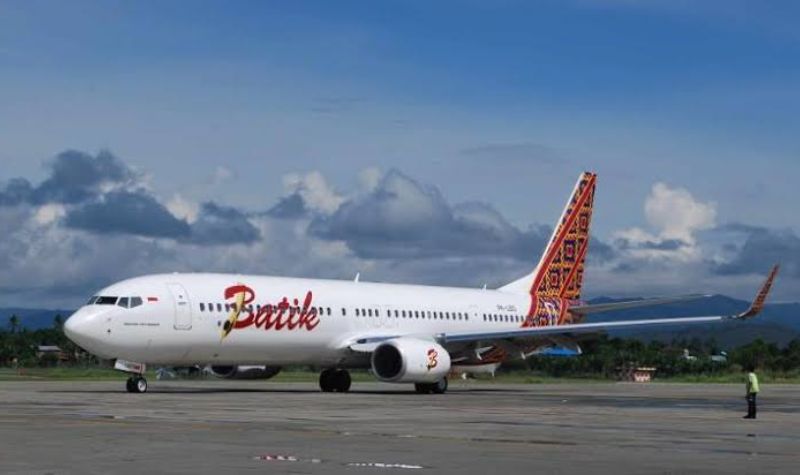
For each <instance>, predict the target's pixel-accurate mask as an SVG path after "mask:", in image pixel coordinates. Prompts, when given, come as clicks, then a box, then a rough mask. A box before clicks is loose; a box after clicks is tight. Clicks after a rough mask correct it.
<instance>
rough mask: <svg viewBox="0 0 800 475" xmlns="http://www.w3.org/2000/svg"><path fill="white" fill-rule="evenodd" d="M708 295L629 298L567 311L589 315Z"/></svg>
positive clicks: (572, 307)
mask: <svg viewBox="0 0 800 475" xmlns="http://www.w3.org/2000/svg"><path fill="white" fill-rule="evenodd" d="M708 297H711V295H706V294H692V295H679V296H677V297H663V298H654V299H639V300H629V301H626V302H609V303H595V304H586V305H573V306H570V307H569V311H570V312H572V313H577V314H579V315H589V314H591V313H600V312H610V311H612V310H626V309H629V308H638V307H650V306H653V305H664V304H668V303H677V302H686V301H689V300H697V299H702V298H708Z"/></svg>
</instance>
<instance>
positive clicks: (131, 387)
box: [125, 374, 147, 393]
mask: <svg viewBox="0 0 800 475" xmlns="http://www.w3.org/2000/svg"><path fill="white" fill-rule="evenodd" d="M125 389H127V390H128V392H129V393H144V392H147V380H146V379H144V376H141V375H138V374H136V375H133V376H131V377H130V378H128V381H127V382H126V383H125Z"/></svg>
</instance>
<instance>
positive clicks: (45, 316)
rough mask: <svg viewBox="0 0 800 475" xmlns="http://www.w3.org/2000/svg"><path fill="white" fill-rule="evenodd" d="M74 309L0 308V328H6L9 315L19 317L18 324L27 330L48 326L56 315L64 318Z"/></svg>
mask: <svg viewBox="0 0 800 475" xmlns="http://www.w3.org/2000/svg"><path fill="white" fill-rule="evenodd" d="M73 312H74V310H48V309H41V308H13V307H12V308H0V329H2V330H8V328H9V325H8V319H9V318H10V317H11V315H16V316H17V317H19V322H20V325H21V326H22V327H24V328H27V329H28V330H38V329H40V328H50V327H52V326H53V320H54V319H55V318H56V315H61V317H62V318H63V319H64V320H66V319H67V317H69V316H70V315H72V313H73Z"/></svg>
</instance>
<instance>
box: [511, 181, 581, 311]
mask: <svg viewBox="0 0 800 475" xmlns="http://www.w3.org/2000/svg"><path fill="white" fill-rule="evenodd" d="M596 182H597V174H595V173H591V172H585V173H582V174H581V176H580V177H579V178H578V182H577V183H576V184H575V189H574V190H573V192H572V195H571V196H570V198H569V201H567V205H566V206H565V207H564V212H563V213H562V214H561V218H560V219H559V220H558V223H557V225H556V227H555V229H554V230H553V236H552V237H551V238H550V241H549V243H548V246H547V249H545V251H544V254H543V255H542V258H541V260H540V261H539V265H538V266H536V269H534V271H533V272H532V273H530V274H528V275H527V276H525V277H523V278H521V279H519V280H516V281H514V282H512V283H510V284H508V285H506V286H504V287H501V288H500V290H503V291H508V292H518V293H530V294H531V295H534V296H537V297H560V298H565V299H571V300H578V299H580V297H581V285H582V283H583V267H584V262H585V260H586V252H587V250H588V248H589V227H590V225H591V222H592V210H593V206H594V190H595V184H596Z"/></svg>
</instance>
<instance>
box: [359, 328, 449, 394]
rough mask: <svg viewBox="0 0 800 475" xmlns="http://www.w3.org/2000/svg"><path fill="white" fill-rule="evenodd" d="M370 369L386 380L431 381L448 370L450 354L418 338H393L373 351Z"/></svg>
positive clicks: (440, 376)
mask: <svg viewBox="0 0 800 475" xmlns="http://www.w3.org/2000/svg"><path fill="white" fill-rule="evenodd" d="M372 372H373V373H375V376H376V377H377V378H378V379H380V380H381V381H385V382H389V383H434V382H436V381H439V380H441V379H442V378H444V377H445V376H447V373H449V372H450V353H448V352H447V350H445V349H444V348H443V347H442V346H441V345H439V344H438V343H436V342H433V341H430V340H422V339H419V338H409V337H402V338H394V339H392V340H388V341H386V342H384V343H381V344H380V345H378V347H377V348H375V351H373V352H372Z"/></svg>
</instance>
